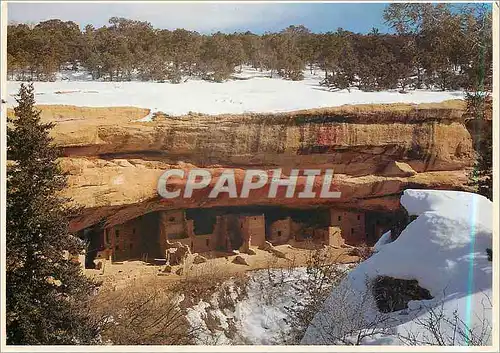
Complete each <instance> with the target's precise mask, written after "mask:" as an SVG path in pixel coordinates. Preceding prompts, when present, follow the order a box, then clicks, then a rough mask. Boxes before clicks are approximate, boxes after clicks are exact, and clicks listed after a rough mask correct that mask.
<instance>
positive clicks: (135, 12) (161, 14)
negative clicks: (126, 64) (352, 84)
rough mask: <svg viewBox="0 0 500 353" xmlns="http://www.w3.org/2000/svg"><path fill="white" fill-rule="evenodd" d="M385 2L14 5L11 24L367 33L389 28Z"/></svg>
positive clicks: (257, 31) (10, 15) (202, 30)
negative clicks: (131, 23) (123, 23)
mask: <svg viewBox="0 0 500 353" xmlns="http://www.w3.org/2000/svg"><path fill="white" fill-rule="evenodd" d="M385 6H387V4H384V3H370V4H369V3H309V4H305V3H9V4H8V8H7V11H8V13H7V16H8V20H9V22H14V23H19V22H22V23H38V22H40V21H44V20H48V19H53V18H58V19H61V20H65V21H74V22H76V23H77V24H79V25H80V27H82V28H83V27H84V26H85V25H86V24H89V23H90V24H93V25H94V26H95V27H100V26H102V25H106V24H108V19H109V18H110V17H113V16H118V17H126V18H129V19H134V20H141V21H148V22H150V23H151V24H152V25H153V26H154V27H156V28H166V29H175V28H185V29H188V30H195V31H198V32H200V33H213V32H217V31H222V32H245V31H247V30H249V31H252V32H254V33H257V34H262V33H264V32H276V31H279V30H281V29H283V28H286V27H288V26H289V25H304V26H306V27H307V28H309V29H310V30H311V31H313V32H316V33H319V32H327V31H334V30H336V29H337V28H339V27H342V28H343V29H345V30H349V31H353V32H359V33H366V32H369V31H370V30H371V29H372V28H373V27H375V28H378V29H379V30H380V32H388V31H390V29H389V28H388V27H387V26H386V25H385V24H384V21H383V19H382V13H383V10H384V8H385Z"/></svg>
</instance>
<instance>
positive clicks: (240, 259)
mask: <svg viewBox="0 0 500 353" xmlns="http://www.w3.org/2000/svg"><path fill="white" fill-rule="evenodd" d="M233 264H238V265H246V266H250V265H249V264H248V262H247V260H246V259H245V258H244V257H243V256H241V255H238V256H236V257H235V258H234V259H233Z"/></svg>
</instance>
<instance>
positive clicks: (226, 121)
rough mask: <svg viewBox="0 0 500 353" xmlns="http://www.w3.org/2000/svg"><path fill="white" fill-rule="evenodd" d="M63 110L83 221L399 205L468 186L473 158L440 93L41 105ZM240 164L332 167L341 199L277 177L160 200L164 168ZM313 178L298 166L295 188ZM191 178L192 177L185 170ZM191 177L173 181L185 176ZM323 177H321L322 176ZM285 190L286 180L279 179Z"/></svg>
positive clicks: (58, 113) (455, 104) (457, 118)
mask: <svg viewBox="0 0 500 353" xmlns="http://www.w3.org/2000/svg"><path fill="white" fill-rule="evenodd" d="M39 109H40V110H41V112H42V119H43V120H45V121H54V122H56V126H55V128H54V130H53V132H52V136H53V137H54V142H55V143H56V144H57V145H59V146H61V147H62V148H63V154H64V157H62V158H61V166H62V168H63V170H65V171H67V172H68V173H69V178H68V188H67V189H66V190H65V196H70V197H71V198H72V199H73V201H74V202H75V203H76V204H78V205H80V206H83V207H84V210H83V213H82V215H81V216H80V217H79V218H77V219H74V220H73V221H72V223H71V224H72V228H73V230H79V229H82V228H84V227H86V226H89V225H91V224H93V223H96V222H97V221H99V220H100V219H102V218H106V219H107V221H108V224H109V225H113V224H117V223H122V222H124V221H126V220H128V219H131V218H134V217H136V216H138V215H140V214H143V213H146V212H150V211H154V210H161V209H176V208H191V207H213V206H229V205H281V206H288V207H296V208H301V207H316V206H321V205H323V206H324V205H334V206H335V207H340V208H357V209H365V210H394V209H395V208H398V207H399V201H398V200H399V193H400V192H401V191H402V190H403V189H405V188H407V187H422V188H437V189H463V188H464V185H465V183H466V179H467V176H466V175H467V171H468V169H469V168H470V166H471V165H472V161H473V157H474V149H473V142H472V138H471V134H470V132H469V131H468V129H467V127H466V121H465V118H464V117H463V110H464V103H463V102H462V101H459V100H453V101H446V102H443V103H438V104H419V105H411V104H384V105H359V106H342V107H337V108H328V109H314V110H307V111H298V112H292V113H279V114H244V115H219V116H207V115H200V114H192V115H188V116H181V117H171V116H165V115H163V114H157V115H156V116H155V117H154V119H153V121H138V120H139V119H142V118H144V117H146V116H150V115H149V114H150V112H149V111H148V110H147V109H140V108H133V107H123V108H83V107H73V106H39ZM199 167H203V168H207V169H210V170H211V171H212V173H213V175H214V177H213V178H212V185H213V184H214V183H215V181H216V179H217V178H216V176H217V175H219V174H220V173H222V172H223V171H224V170H225V169H226V168H234V169H235V176H236V181H237V186H238V189H240V188H241V182H242V180H243V177H244V172H245V170H246V169H262V170H266V171H270V170H272V169H275V168H282V170H283V174H284V175H288V173H289V171H290V169H293V168H298V169H301V170H303V169H322V170H325V169H333V170H334V172H335V173H336V174H335V177H334V182H333V187H334V188H335V189H336V190H338V191H341V193H342V196H341V198H339V199H321V198H313V199H300V198H297V197H293V198H286V197H285V195H284V193H280V192H278V197H277V198H274V199H271V198H267V191H268V188H266V187H264V188H262V189H259V190H254V191H253V192H252V193H251V194H250V197H249V198H247V199H240V198H236V199H230V198H229V197H227V194H221V195H220V197H218V198H216V199H209V198H208V197H207V196H208V192H209V190H208V189H206V190H199V191H195V193H194V194H193V197H192V198H190V199H184V198H177V199H170V200H162V199H160V197H159V196H158V195H157V191H156V187H157V181H158V178H159V177H160V175H161V174H162V173H163V172H164V171H165V170H167V169H173V168H175V169H183V170H185V171H186V172H187V171H189V170H190V169H193V168H199ZM304 181H305V177H299V182H298V186H297V191H301V190H302V189H303V185H304ZM184 182H185V180H184ZM184 182H183V181H182V180H179V181H177V182H176V185H177V186H180V187H182V186H183V185H184V184H183V183H184ZM316 182H317V185H316V187H319V186H320V184H321V180H320V178H318V180H316ZM280 189H282V188H280Z"/></svg>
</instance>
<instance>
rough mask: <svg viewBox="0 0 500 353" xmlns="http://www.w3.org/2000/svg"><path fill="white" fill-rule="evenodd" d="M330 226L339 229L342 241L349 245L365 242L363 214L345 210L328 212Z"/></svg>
mask: <svg viewBox="0 0 500 353" xmlns="http://www.w3.org/2000/svg"><path fill="white" fill-rule="evenodd" d="M330 225H331V226H335V227H339V228H340V230H341V235H342V238H343V239H344V241H345V242H346V243H347V244H349V245H359V244H361V243H364V242H366V231H365V214H364V213H363V212H351V211H345V210H338V209H331V210H330Z"/></svg>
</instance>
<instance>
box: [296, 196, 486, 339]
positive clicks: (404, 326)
mask: <svg viewBox="0 0 500 353" xmlns="http://www.w3.org/2000/svg"><path fill="white" fill-rule="evenodd" d="M401 204H402V205H403V206H404V207H405V208H406V210H407V211H408V213H409V214H410V215H417V216H418V217H417V218H416V219H415V220H414V221H413V222H411V223H410V224H409V225H408V226H407V227H406V229H405V230H404V231H403V232H402V233H401V235H400V236H399V237H398V238H397V239H396V240H395V241H393V242H392V243H388V244H387V243H385V242H382V243H381V244H379V246H378V247H377V248H378V251H377V252H376V253H375V254H374V255H373V256H372V257H370V258H369V259H367V260H366V261H365V262H363V263H361V264H360V265H359V266H358V267H357V268H355V269H354V270H353V271H351V272H350V273H349V275H348V277H347V278H346V280H345V281H344V282H343V283H341V285H340V286H339V287H336V288H335V289H334V290H333V291H332V294H331V296H330V298H329V299H328V300H327V302H326V303H325V306H324V308H323V309H322V311H320V312H319V313H317V314H316V316H315V318H314V320H313V322H312V323H311V326H310V327H309V328H308V330H307V332H306V334H305V336H304V338H303V341H302V343H303V344H335V343H338V342H334V340H333V339H331V338H328V337H329V336H328V335H325V332H324V331H325V330H327V329H328V330H331V322H329V321H331V316H330V317H329V316H328V315H327V314H328V310H330V309H331V305H332V303H337V302H338V298H337V297H338V296H339V295H340V294H339V293H340V292H341V291H343V293H345V292H346V288H347V290H348V291H350V293H351V295H350V296H349V301H350V302H351V303H352V304H353V307H357V308H358V310H359V307H360V306H359V305H358V304H359V302H360V300H362V299H361V298H366V297H371V298H368V300H364V299H363V300H364V303H363V305H364V307H363V313H358V314H362V315H364V319H365V320H366V322H373V321H374V317H375V316H380V317H383V316H381V315H382V314H381V313H380V312H379V311H378V310H377V308H376V305H375V300H374V298H373V296H372V294H371V291H370V290H369V283H371V281H372V280H373V279H375V278H376V277H378V276H390V277H393V278H398V279H408V280H411V279H415V280H417V281H418V283H419V285H420V286H421V287H423V288H425V289H427V290H429V291H430V293H431V295H432V297H433V299H431V300H425V301H424V300H421V301H410V302H409V303H408V309H407V310H404V311H403V312H401V311H400V312H394V313H389V314H384V315H386V320H380V323H379V326H381V327H382V326H383V325H384V327H385V328H387V329H386V330H384V332H383V334H378V335H373V336H371V337H367V338H366V339H365V340H363V341H362V343H364V344H404V343H408V341H407V340H406V341H404V340H401V339H400V338H401V337H406V338H407V337H408V336H411V335H416V337H418V340H421V341H422V342H423V343H421V344H424V343H426V344H436V343H437V342H436V340H435V337H433V335H432V334H431V332H429V330H427V329H426V328H425V327H424V325H423V324H422V323H425V322H428V321H429V320H431V319H432V320H435V319H436V317H435V316H436V315H437V313H442V314H443V316H444V317H445V318H447V319H449V320H451V321H453V320H455V318H456V319H457V321H458V322H459V324H458V326H461V327H462V329H463V328H465V327H468V328H471V329H473V330H475V334H479V330H481V329H483V330H485V331H486V334H485V335H483V337H482V340H481V341H482V343H483V344H491V336H490V335H489V333H491V302H492V299H493V298H492V262H490V261H488V258H487V253H486V249H487V248H491V246H492V223H493V214H492V212H493V206H492V205H493V204H492V202H491V201H489V200H488V199H486V198H485V197H483V196H480V195H477V194H473V193H466V192H458V191H438V190H411V189H410V190H406V191H405V192H404V194H403V196H402V197H401ZM380 245H382V246H380ZM402 314H404V315H402ZM382 321H383V323H382ZM442 321H443V322H441V324H442V326H441V329H440V330H441V334H442V335H443V337H444V342H445V344H451V343H450V342H454V344H456V345H466V344H470V343H471V342H470V341H473V340H474V339H477V337H474V338H472V337H468V336H467V335H460V334H459V333H457V332H452V331H453V330H454V327H453V326H454V325H451V324H449V323H446V322H444V321H445V320H442ZM410 334H411V335H410ZM453 337H454V338H453ZM476 343H477V342H476Z"/></svg>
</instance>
